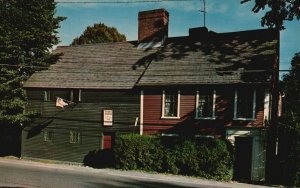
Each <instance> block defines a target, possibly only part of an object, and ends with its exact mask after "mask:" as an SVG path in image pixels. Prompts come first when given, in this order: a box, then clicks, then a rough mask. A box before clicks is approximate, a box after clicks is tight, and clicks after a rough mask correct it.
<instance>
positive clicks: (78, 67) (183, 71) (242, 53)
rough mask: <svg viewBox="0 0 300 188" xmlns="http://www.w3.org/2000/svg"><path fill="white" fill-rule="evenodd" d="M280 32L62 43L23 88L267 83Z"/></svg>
mask: <svg viewBox="0 0 300 188" xmlns="http://www.w3.org/2000/svg"><path fill="white" fill-rule="evenodd" d="M278 46H279V35H278V32H276V31H275V30H269V29H268V30H250V31H242V32H233V33H221V34H217V33H214V32H209V33H207V35H205V37H196V38H194V37H190V36H186V37H174V38H168V39H167V40H166V42H165V44H164V46H163V47H160V48H153V49H138V48H137V42H117V43H102V44H91V45H80V46H66V47H58V48H57V50H56V51H55V53H63V55H62V56H61V59H60V60H59V61H58V63H56V64H54V65H52V66H50V68H49V69H48V70H44V71H40V72H36V73H34V74H33V75H32V76H31V77H30V78H29V80H28V81H27V82H25V84H24V87H33V88H81V89H132V88H133V87H135V86H159V85H195V84H196V85H200V84H237V83H266V82H269V81H270V80H271V76H272V75H273V74H274V64H275V62H276V60H277V59H278Z"/></svg>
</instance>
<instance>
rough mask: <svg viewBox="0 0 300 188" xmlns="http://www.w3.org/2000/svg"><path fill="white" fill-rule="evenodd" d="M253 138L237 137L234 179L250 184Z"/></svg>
mask: <svg viewBox="0 0 300 188" xmlns="http://www.w3.org/2000/svg"><path fill="white" fill-rule="evenodd" d="M252 143H253V138H252V137H235V143H234V145H235V163H234V179H235V180H239V181H243V182H249V181H250V180H251V166H252V146H253V144H252Z"/></svg>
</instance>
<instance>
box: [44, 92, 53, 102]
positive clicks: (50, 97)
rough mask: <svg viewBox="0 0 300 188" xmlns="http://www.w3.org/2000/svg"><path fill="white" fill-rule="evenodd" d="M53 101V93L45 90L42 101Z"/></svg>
mask: <svg viewBox="0 0 300 188" xmlns="http://www.w3.org/2000/svg"><path fill="white" fill-rule="evenodd" d="M53 100H54V92H53V91H50V90H47V91H44V101H53Z"/></svg>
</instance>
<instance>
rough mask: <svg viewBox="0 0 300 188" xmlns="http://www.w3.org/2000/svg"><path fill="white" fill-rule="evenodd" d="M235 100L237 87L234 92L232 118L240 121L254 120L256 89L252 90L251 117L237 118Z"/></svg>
mask: <svg viewBox="0 0 300 188" xmlns="http://www.w3.org/2000/svg"><path fill="white" fill-rule="evenodd" d="M237 101H238V92H237V89H236V90H235V93H234V116H233V120H241V121H254V120H256V117H255V114H256V89H254V90H253V104H252V117H251V118H239V117H237V107H238V106H237V105H238V104H237Z"/></svg>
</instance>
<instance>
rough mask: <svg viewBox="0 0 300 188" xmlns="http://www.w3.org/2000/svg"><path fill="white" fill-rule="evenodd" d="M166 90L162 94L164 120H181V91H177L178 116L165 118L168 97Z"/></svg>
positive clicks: (162, 116)
mask: <svg viewBox="0 0 300 188" xmlns="http://www.w3.org/2000/svg"><path fill="white" fill-rule="evenodd" d="M165 93H166V92H165V90H163V94H162V105H161V106H162V109H161V110H162V111H161V112H162V115H161V118H162V119H180V113H179V112H180V90H178V91H177V116H165V100H166V95H165Z"/></svg>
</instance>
